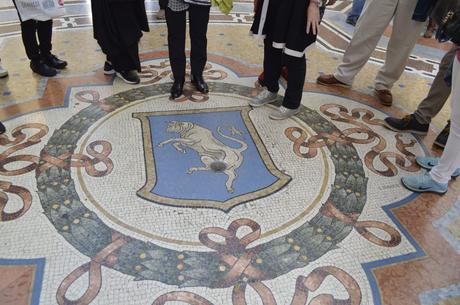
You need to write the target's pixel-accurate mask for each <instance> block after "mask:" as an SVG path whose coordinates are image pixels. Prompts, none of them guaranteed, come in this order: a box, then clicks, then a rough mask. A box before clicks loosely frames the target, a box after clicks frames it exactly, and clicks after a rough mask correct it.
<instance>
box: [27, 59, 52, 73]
mask: <svg viewBox="0 0 460 305" xmlns="http://www.w3.org/2000/svg"><path fill="white" fill-rule="evenodd" d="M30 68H31V69H32V71H34V72H35V73H37V74H39V75H41V76H45V77H53V76H56V74H57V71H56V69H54V68H52V67H50V66H48V65H47V64H46V63H44V62H43V61H42V60H32V61H30Z"/></svg>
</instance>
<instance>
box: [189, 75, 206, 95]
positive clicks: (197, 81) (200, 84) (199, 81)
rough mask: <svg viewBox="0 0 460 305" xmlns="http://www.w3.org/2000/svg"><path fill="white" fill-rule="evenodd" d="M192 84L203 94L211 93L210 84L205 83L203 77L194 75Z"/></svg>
mask: <svg viewBox="0 0 460 305" xmlns="http://www.w3.org/2000/svg"><path fill="white" fill-rule="evenodd" d="M192 84H193V85H194V86H195V88H196V90H198V91H200V92H201V93H205V94H206V93H209V87H208V84H206V82H205V81H204V79H203V76H200V77H196V76H193V75H192Z"/></svg>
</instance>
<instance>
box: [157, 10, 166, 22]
mask: <svg viewBox="0 0 460 305" xmlns="http://www.w3.org/2000/svg"><path fill="white" fill-rule="evenodd" d="M156 16H157V19H159V20H163V19H165V18H166V14H165V10H161V9H160V10H159V11H158V12H157V15H156Z"/></svg>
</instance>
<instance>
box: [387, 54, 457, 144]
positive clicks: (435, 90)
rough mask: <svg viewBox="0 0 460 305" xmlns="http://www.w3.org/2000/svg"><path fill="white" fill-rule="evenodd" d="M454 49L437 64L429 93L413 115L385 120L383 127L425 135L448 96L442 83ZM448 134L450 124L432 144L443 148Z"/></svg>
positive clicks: (448, 91) (448, 93)
mask: <svg viewBox="0 0 460 305" xmlns="http://www.w3.org/2000/svg"><path fill="white" fill-rule="evenodd" d="M455 51H456V47H455V46H453V47H452V49H451V50H450V51H449V52H447V53H446V54H445V55H444V57H443V58H442V60H441V63H440V64H439V70H438V73H437V74H436V77H435V78H434V80H433V84H432V85H431V88H430V91H429V92H428V95H427V96H426V97H425V99H424V100H423V101H422V102H421V103H420V104H419V105H418V107H417V110H415V112H414V113H412V114H409V115H406V116H405V117H403V118H401V119H400V118H396V117H387V118H385V127H387V128H389V129H391V130H393V131H397V132H410V133H415V134H418V135H426V134H427V133H428V130H429V129H430V123H431V119H432V118H434V117H435V116H436V115H437V114H438V113H439V112H440V111H441V109H442V107H444V105H445V104H446V102H447V100H448V99H449V96H450V91H451V90H450V88H449V87H448V86H447V84H446V82H445V81H444V75H445V74H446V72H447V70H448V69H449V66H450V64H451V63H452V60H453V58H454V57H455ZM449 132H450V123H447V125H446V127H445V128H444V129H443V130H442V131H441V133H440V134H439V135H438V136H437V137H436V140H435V141H434V144H435V145H436V146H439V147H441V148H443V147H444V146H446V143H447V139H448V137H449Z"/></svg>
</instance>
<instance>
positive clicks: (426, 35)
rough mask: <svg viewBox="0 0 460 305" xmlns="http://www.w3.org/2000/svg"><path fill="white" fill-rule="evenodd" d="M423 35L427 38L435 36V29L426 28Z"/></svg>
mask: <svg viewBox="0 0 460 305" xmlns="http://www.w3.org/2000/svg"><path fill="white" fill-rule="evenodd" d="M423 37H425V38H431V37H433V30H426V32H425V34H423Z"/></svg>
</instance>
